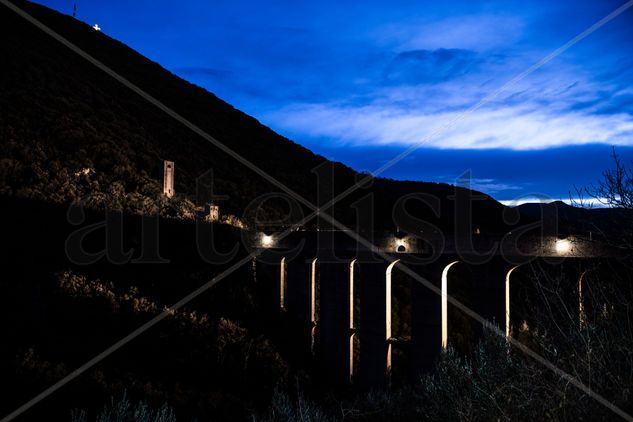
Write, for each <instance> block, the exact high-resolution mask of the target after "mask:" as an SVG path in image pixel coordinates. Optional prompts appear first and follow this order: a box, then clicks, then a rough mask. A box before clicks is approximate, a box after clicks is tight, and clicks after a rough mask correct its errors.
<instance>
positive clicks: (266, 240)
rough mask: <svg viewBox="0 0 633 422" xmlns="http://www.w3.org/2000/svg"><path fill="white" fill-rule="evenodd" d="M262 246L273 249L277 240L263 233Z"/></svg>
mask: <svg viewBox="0 0 633 422" xmlns="http://www.w3.org/2000/svg"><path fill="white" fill-rule="evenodd" d="M260 244H261V245H262V248H272V247H273V246H275V238H274V237H273V236H271V235H268V234H265V233H262V237H261V239H260Z"/></svg>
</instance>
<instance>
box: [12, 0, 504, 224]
mask: <svg viewBox="0 0 633 422" xmlns="http://www.w3.org/2000/svg"><path fill="white" fill-rule="evenodd" d="M14 3H15V4H17V5H18V6H19V7H21V8H23V9H24V10H26V11H27V13H29V14H32V15H33V16H34V17H35V18H36V19H38V20H40V21H42V22H43V23H44V24H45V25H47V26H49V27H50V28H51V29H52V30H54V31H56V32H58V33H59V34H60V35H62V36H63V37H65V38H66V39H68V40H70V41H71V42H73V43H75V44H76V45H77V46H78V47H79V48H81V49H82V50H84V51H86V52H87V53H88V54H90V55H92V56H93V57H95V58H96V59H97V60H99V61H101V62H102V63H105V64H106V65H107V66H108V67H110V68H111V69H112V70H113V71H115V72H117V73H119V74H121V75H122V76H123V77H125V78H126V79H127V80H129V81H130V82H132V83H134V84H136V85H137V86H139V87H140V88H141V89H143V90H144V91H146V92H147V93H148V94H150V95H152V96H153V97H155V98H157V99H158V100H159V101H161V102H163V103H164V104H165V105H166V106H168V107H170V108H172V109H173V110H175V111H176V112H178V113H180V114H181V115H182V116H184V117H185V118H187V119H188V120H189V121H191V122H192V123H194V124H196V125H197V126H198V127H200V128H201V129H202V130H204V131H205V132H207V133H209V134H210V135H211V136H213V137H215V139H217V140H219V141H220V142H222V143H223V144H224V145H226V146H228V147H229V148H231V149H232V150H233V151H235V152H236V153H238V154H240V155H241V156H243V157H244V158H246V159H247V160H249V161H251V162H253V163H254V164H256V165H257V166H258V167H260V168H262V169H263V170H264V171H266V172H267V173H268V174H270V175H271V176H273V177H275V178H276V179H277V180H279V181H280V182H282V183H284V184H285V185H286V186H288V187H289V188H290V189H292V190H294V191H295V192H297V193H298V194H300V195H302V196H303V197H304V198H306V199H307V200H309V201H311V202H312V203H315V204H316V203H318V202H319V201H321V203H323V202H325V201H324V199H323V196H324V195H325V197H327V196H328V195H329V196H330V197H331V195H332V194H337V193H340V192H342V191H344V190H345V189H347V188H348V187H350V186H352V185H354V184H355V183H356V181H357V178H358V177H359V173H357V172H356V171H354V170H353V169H351V168H349V167H347V166H345V165H344V164H341V163H337V162H332V161H329V160H326V159H325V158H324V157H322V156H320V155H317V154H314V153H312V152H311V151H310V150H308V149H307V148H304V147H302V146H301V145H299V144H297V143H296V142H293V141H292V140H290V139H288V138H286V137H284V136H282V135H279V134H277V133H275V132H274V131H273V130H272V129H270V128H268V127H266V126H265V125H263V124H261V123H260V122H259V121H258V120H257V119H255V118H253V117H251V116H248V115H247V114H245V113H243V112H241V111H239V110H238V109H236V108H235V107H233V106H231V105H230V104H228V103H226V102H225V101H223V100H221V99H219V98H218V97H217V96H215V95H214V94H212V93H210V92H208V91H206V90H205V89H203V88H201V87H199V86H196V85H194V84H192V83H190V82H188V81H186V80H185V79H183V78H181V77H179V76H177V75H175V74H173V73H171V72H169V71H168V70H166V69H164V68H162V67H161V66H160V64H158V63H156V62H153V61H151V60H149V59H147V58H145V57H143V56H141V55H140V54H139V53H137V52H135V51H134V50H132V49H131V48H129V47H128V46H126V45H125V44H123V43H121V42H119V41H117V40H114V39H112V38H110V37H108V36H107V35H105V34H103V33H101V32H99V31H95V30H94V29H92V28H91V27H90V26H89V25H87V24H84V23H81V22H79V21H77V20H76V19H73V18H72V17H70V16H65V15H62V14H60V13H58V12H55V11H52V10H50V9H47V8H45V7H44V6H40V5H36V4H33V3H30V2H25V1H21V0H19V1H15V2H14ZM1 16H2V17H1V18H0V19H1V20H2V28H3V29H2V32H3V37H4V39H5V42H4V43H3V44H2V45H3V51H2V54H3V55H5V56H9V57H12V60H11V62H10V63H9V64H7V65H5V66H4V67H3V69H2V72H3V78H2V81H3V82H1V86H0V91H1V92H2V94H3V95H2V99H0V102H1V103H2V104H1V105H2V107H3V109H5V110H8V112H7V113H3V115H2V116H0V137H1V138H2V149H3V151H2V157H1V158H2V160H3V165H2V168H1V169H0V177H1V178H2V182H3V186H2V192H3V193H5V194H9V195H17V196H21V197H33V198H37V199H47V200H53V201H54V202H70V201H72V200H74V199H76V198H78V197H79V198H80V197H83V196H85V195H87V196H90V197H91V198H93V199H94V198H97V197H98V196H99V195H101V196H114V197H115V199H116V200H115V201H114V202H117V201H118V202H122V203H123V204H122V208H123V209H124V210H126V211H130V212H134V211H135V210H137V208H138V206H132V205H129V204H128V202H131V201H136V202H143V203H145V202H147V203H150V205H147V208H148V209H155V208H157V207H158V208H161V209H162V208H164V207H165V205H164V203H162V202H161V200H157V201H158V204H154V203H152V202H151V200H149V199H147V198H151V197H155V196H157V195H159V187H158V182H157V173H158V167H159V165H160V163H161V162H162V159H170V160H173V161H175V162H176V191H177V192H181V193H187V194H192V193H194V192H195V190H196V179H197V178H198V177H199V176H200V175H203V174H205V172H207V171H208V170H209V169H213V174H214V185H215V186H214V189H215V193H216V194H222V195H229V196H230V199H229V200H227V201H225V202H224V203H222V204H221V206H222V208H223V210H226V211H227V212H230V213H234V214H238V215H239V214H240V213H241V212H243V210H244V209H245V208H247V207H248V204H249V203H251V201H252V200H253V199H254V198H256V197H258V196H259V195H262V194H266V193H268V192H271V191H272V192H276V191H278V190H279V189H278V188H275V187H274V186H272V185H271V184H270V183H268V182H267V181H265V180H263V179H262V178H261V177H260V176H259V175H256V174H255V173H253V172H252V171H251V170H248V169H244V168H242V164H239V163H236V162H235V161H233V159H228V160H227V156H226V154H224V153H223V152H221V151H219V150H218V149H217V148H215V147H214V146H212V145H210V144H209V143H208V142H207V141H205V140H204V139H202V138H201V137H199V136H198V135H197V134H195V133H193V132H192V131H190V130H189V129H188V128H185V127H184V126H182V125H181V124H180V123H178V122H176V121H175V120H173V119H172V118H171V117H167V116H165V115H164V113H163V112H162V111H161V110H159V109H157V108H155V107H154V106H153V105H150V104H149V103H147V102H146V101H145V100H144V99H142V98H141V97H139V96H138V95H137V94H135V93H132V92H131V91H130V90H129V89H128V88H126V87H124V86H122V85H121V84H120V83H119V82H117V81H115V80H114V79H112V78H111V77H110V76H109V75H106V74H105V73H104V72H102V71H101V70H99V69H97V68H96V67H94V66H93V65H92V64H90V63H88V62H87V61H86V60H84V59H83V58H80V57H79V56H77V55H76V53H74V52H72V51H71V50H70V49H68V48H67V47H65V46H63V45H61V44H60V43H59V42H57V41H56V40H53V39H52V38H51V37H50V36H49V35H47V34H45V33H43V32H42V31H41V30H40V29H38V28H36V27H35V26H33V25H32V24H30V23H28V22H26V21H25V20H23V19H22V18H20V17H18V16H17V15H15V14H14V13H13V12H11V11H9V10H8V9H6V8H3V10H2V12H1ZM166 117H167V118H166ZM319 166H326V167H328V169H327V171H324V173H327V174H328V177H327V178H328V179H331V181H332V183H331V186H327V187H326V186H323V185H321V186H319V187H317V186H316V178H315V176H314V174H313V169H315V168H317V167H319ZM84 168H90V169H92V170H94V174H93V175H91V176H90V175H89V176H87V177H83V176H80V177H79V178H74V177H73V175H74V174H75V173H77V172H80V171H81V170H82V169H84ZM456 189H457V190H460V189H462V188H455V187H452V186H450V185H447V184H437V183H427V182H408V181H391V180H389V179H383V178H377V179H375V180H374V183H373V185H372V187H371V188H369V189H360V190H358V191H357V192H354V194H352V195H350V196H349V197H348V198H346V199H345V200H344V201H342V202H341V203H340V204H339V205H337V207H335V209H334V210H333V212H332V213H333V215H334V216H335V217H336V218H337V219H339V220H340V221H341V222H343V223H345V224H348V225H350V224H354V223H355V210H354V209H352V208H351V207H350V205H351V204H353V203H354V202H355V201H357V200H358V199H360V198H361V197H362V196H364V195H366V194H367V193H368V192H371V193H373V194H374V195H375V196H376V198H375V203H376V204H378V208H379V209H378V210H377V211H376V224H377V225H378V226H383V227H391V226H392V225H393V223H392V222H391V206H392V205H393V203H394V201H395V200H397V199H398V197H397V196H395V195H394V193H398V194H399V195H400V196H402V195H406V194H411V193H415V192H424V193H427V194H431V195H434V196H436V197H438V198H440V200H441V203H442V213H443V215H442V216H440V218H439V219H438V222H439V224H440V225H441V226H443V227H448V226H450V225H452V224H453V218H454V215H453V214H454V212H453V211H454V210H453V204H452V202H451V201H450V200H449V199H448V197H449V195H452V194H454V193H455V190H456ZM317 191H319V192H317ZM474 193H475V194H479V193H477V192H474ZM481 195H483V194H481ZM482 198H484V200H483V201H473V209H474V211H473V212H474V214H475V219H479V220H481V221H479V222H477V224H479V225H480V226H482V227H485V226H490V227H493V226H494V227H495V229H496V230H497V229H498V230H501V229H500V228H499V224H498V221H501V218H500V217H501V212H502V211H503V209H504V207H503V206H502V205H501V204H499V203H498V202H496V201H494V200H493V199H492V198H490V197H489V196H487V195H483V196H482ZM99 201H102V200H101V199H94V202H95V204H94V205H96V206H99V204H100V202H99ZM102 202H103V201H102ZM163 202H164V201H163ZM110 205H112V204H110ZM135 207H136V208H135ZM413 208H415V207H413ZM426 208H428V207H424V206H419V207H418V209H417V211H416V212H418V213H421V215H420V217H425V218H430V219H431V220H433V219H437V218H436V217H435V216H434V214H433V212H432V211H431V210H429V209H426ZM284 209H285V208H284V206H283V205H278V204H277V205H273V206H272V210H271V211H270V212H269V213H268V216H271V217H275V218H279V217H280V216H283V214H284V211H283V210H284ZM305 211H307V210H305ZM142 212H148V210H146V209H144V208H142ZM495 217H496V218H495Z"/></svg>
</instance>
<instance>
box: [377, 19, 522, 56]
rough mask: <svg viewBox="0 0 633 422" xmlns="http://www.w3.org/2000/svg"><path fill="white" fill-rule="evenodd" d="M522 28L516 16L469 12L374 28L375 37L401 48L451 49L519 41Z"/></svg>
mask: <svg viewBox="0 0 633 422" xmlns="http://www.w3.org/2000/svg"><path fill="white" fill-rule="evenodd" d="M524 28H525V22H524V20H523V19H522V18H521V17H519V16H510V15H498V14H472V15H461V16H451V17H446V18H443V19H437V20H428V19H418V20H417V21H413V22H408V23H405V24H403V23H399V24H398V25H385V26H383V27H381V28H380V29H379V30H377V31H375V39H376V40H377V41H378V42H381V43H384V44H390V45H395V46H397V47H399V48H400V49H403V50H419V49H431V50H433V49H439V48H451V49H468V50H475V51H488V50H492V49H498V48H501V47H507V46H510V45H512V44H514V43H516V42H518V41H519V40H520V39H521V37H522V36H523V33H524Z"/></svg>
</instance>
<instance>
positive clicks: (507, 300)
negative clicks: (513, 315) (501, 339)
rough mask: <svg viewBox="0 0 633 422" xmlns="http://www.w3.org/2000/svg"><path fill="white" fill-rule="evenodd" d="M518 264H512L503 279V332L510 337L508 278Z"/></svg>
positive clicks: (509, 278)
mask: <svg viewBox="0 0 633 422" xmlns="http://www.w3.org/2000/svg"><path fill="white" fill-rule="evenodd" d="M519 267H520V265H517V266H514V267H512V268H511V269H510V270H508V272H507V273H506V280H505V332H506V337H510V335H511V334H512V329H511V328H512V322H511V320H510V289H511V286H510V284H511V283H510V280H511V277H512V273H513V272H514V271H515V270H516V269H517V268H519Z"/></svg>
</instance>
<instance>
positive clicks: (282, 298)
mask: <svg viewBox="0 0 633 422" xmlns="http://www.w3.org/2000/svg"><path fill="white" fill-rule="evenodd" d="M286 268H287V267H286V257H285V256H284V257H282V258H281V261H280V262H279V309H281V310H282V311H283V310H285V309H286V291H287V290H286V280H287V278H288V272H287V269H286Z"/></svg>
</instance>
